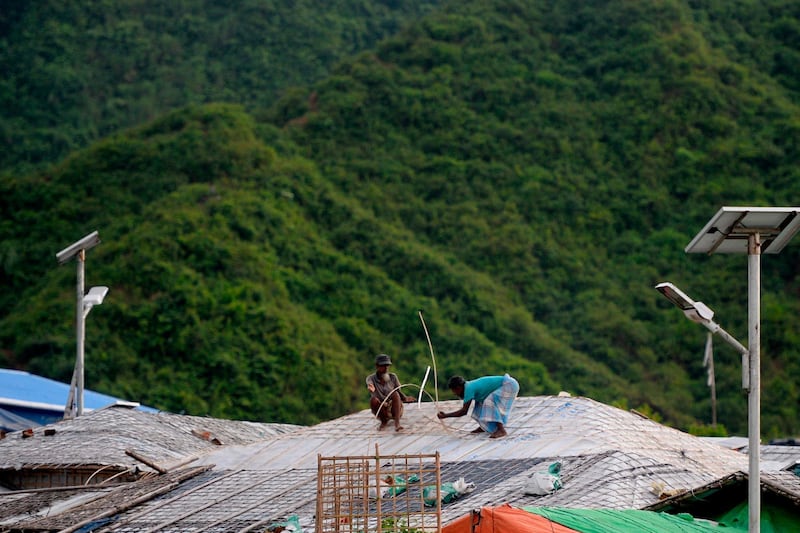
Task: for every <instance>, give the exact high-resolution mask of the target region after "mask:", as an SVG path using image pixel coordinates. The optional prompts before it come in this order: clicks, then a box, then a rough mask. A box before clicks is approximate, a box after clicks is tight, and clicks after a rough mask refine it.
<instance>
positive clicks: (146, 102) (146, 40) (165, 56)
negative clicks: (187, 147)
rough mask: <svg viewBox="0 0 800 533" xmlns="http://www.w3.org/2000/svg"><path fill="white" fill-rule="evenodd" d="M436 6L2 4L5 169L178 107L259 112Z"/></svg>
mask: <svg viewBox="0 0 800 533" xmlns="http://www.w3.org/2000/svg"><path fill="white" fill-rule="evenodd" d="M436 4H438V1H435V0H413V1H409V0H390V1H370V0H336V1H326V2H311V1H308V0H293V1H291V2H286V1H277V0H236V1H231V2H218V1H214V0H170V1H169V2H143V1H141V0H99V1H97V0H94V1H81V2H62V1H59V0H43V1H37V2H3V4H2V8H0V71H2V72H3V79H2V80H0V147H1V149H0V168H15V169H27V168H30V167H36V166H40V165H41V164H42V163H47V162H52V161H56V160H58V159H61V158H63V157H65V156H66V155H67V154H69V152H70V151H73V150H76V149H80V148H83V147H85V146H87V145H88V144H89V143H91V142H93V141H96V140H98V139H100V138H102V137H105V136H107V135H109V134H110V133H114V132H115V131H118V130H120V129H121V128H126V127H130V126H134V125H136V124H141V123H143V122H146V121H149V120H152V119H154V118H155V117H157V116H159V115H160V114H162V113H165V112H167V111H169V110H171V109H175V108H176V107H181V106H185V105H190V104H200V103H208V102H236V103H240V104H242V105H245V106H247V107H248V108H252V109H257V108H262V107H267V106H269V105H271V104H272V103H273V101H274V100H275V98H276V97H277V95H278V94H280V92H281V91H282V90H284V89H286V88H287V87H291V86H294V85H307V84H309V83H311V82H313V81H316V80H318V79H320V78H322V77H324V76H325V75H326V74H327V73H328V71H329V69H330V67H331V66H332V65H333V64H334V63H335V62H336V61H337V60H338V59H340V58H341V57H343V56H346V55H350V54H352V53H355V52H357V51H360V50H365V49H369V48H371V47H373V46H374V44H375V43H376V42H377V41H378V40H379V39H381V38H383V37H385V36H387V35H391V34H392V33H394V32H396V31H398V29H399V28H400V27H402V26H403V25H405V24H406V23H407V22H408V21H409V20H414V19H416V18H418V17H419V16H421V15H422V14H424V13H426V12H428V11H429V10H431V9H432V8H433V7H434V6H435V5H436Z"/></svg>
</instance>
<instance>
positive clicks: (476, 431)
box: [470, 427, 483, 433]
mask: <svg viewBox="0 0 800 533" xmlns="http://www.w3.org/2000/svg"><path fill="white" fill-rule="evenodd" d="M470 433H483V428H480V427H478V428H475V429H473V430H472V431H470Z"/></svg>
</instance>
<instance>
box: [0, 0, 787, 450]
mask: <svg viewBox="0 0 800 533" xmlns="http://www.w3.org/2000/svg"><path fill="white" fill-rule="evenodd" d="M376 5H377V3H376ZM142 9H144V8H142ZM219 9H222V8H219ZM799 15H800V5H796V4H792V3H785V2H778V1H774V0H771V1H765V2H759V3H747V2H723V1H719V2H714V1H706V2H703V1H695V2H679V1H668V0H667V1H659V2H652V3H643V2H630V1H622V0H619V1H609V2H602V3H598V2H592V3H587V2H568V1H559V2H555V1H553V2H521V1H519V2H515V1H501V0H481V1H463V0H462V1H460V2H447V3H446V4H445V5H443V6H440V7H439V8H437V9H435V10H431V11H430V12H429V13H428V14H426V15H425V16H423V17H422V18H420V19H419V20H416V21H415V22H413V23H411V24H410V25H409V26H408V27H406V28H404V29H400V30H398V31H397V32H395V33H394V34H393V35H391V36H387V37H386V38H385V39H382V40H380V41H379V42H376V43H375V45H374V47H371V48H369V49H366V50H365V51H363V52H362V53H359V54H356V55H352V56H346V55H342V57H340V58H339V59H340V60H339V61H338V62H337V63H336V64H335V66H333V67H332V68H331V70H330V74H329V75H327V76H325V77H323V78H322V79H320V80H319V81H316V82H313V83H308V84H306V85H304V86H301V87H295V88H293V89H291V90H286V91H280V90H279V91H278V92H279V93H280V96H279V97H278V98H277V99H276V100H275V101H273V102H263V103H262V105H260V106H255V105H253V103H252V102H248V101H245V99H244V98H242V100H241V102H239V104H241V105H235V104H231V103H226V104H210V105H191V106H187V107H184V108H181V109H176V110H175V111H173V112H170V113H166V114H164V115H161V116H159V117H158V118H156V119H155V120H152V121H146V122H144V123H141V124H139V125H137V126H136V127H134V128H132V129H128V130H123V131H119V132H117V133H115V134H113V135H111V136H109V137H107V138H105V139H103V140H101V141H98V142H96V143H93V144H92V145H91V146H90V147H88V148H87V149H84V150H78V151H75V152H73V153H72V154H70V155H69V157H67V158H66V159H63V160H61V161H59V162H57V163H56V164H54V165H52V166H50V167H48V168H46V169H44V170H40V171H36V172H32V173H29V174H27V175H19V174H14V175H7V176H6V177H4V178H2V182H1V183H0V187H1V188H0V209H2V218H1V219H0V220H1V222H0V243H1V244H0V246H2V249H0V259H2V261H0V264H1V265H2V268H3V274H4V276H3V279H4V282H3V283H4V287H3V289H4V290H3V291H2V292H0V309H2V310H3V311H2V313H3V314H2V315H0V347H2V350H3V355H2V357H3V358H4V359H5V363H6V364H7V365H10V366H13V367H18V368H26V369H30V370H32V371H34V372H39V373H42V374H45V375H48V376H51V377H55V378H57V379H62V380H68V379H69V377H70V374H71V371H72V365H73V360H74V328H73V321H74V316H73V315H74V282H75V271H74V268H72V267H71V266H70V265H68V266H65V267H58V266H57V265H56V262H55V259H54V254H55V252H57V251H58V250H60V249H61V248H63V247H64V246H66V245H67V244H69V243H71V242H73V241H75V240H77V239H78V238H80V237H82V236H83V235H85V234H87V233H89V232H90V231H92V230H95V229H97V230H98V231H99V232H100V235H101V238H102V239H103V242H102V244H100V245H99V246H97V247H96V248H94V249H92V250H90V251H89V252H88V254H87V262H86V270H87V274H86V276H87V285H101V284H102V285H108V286H110V287H111V290H110V292H109V296H108V297H107V300H106V302H104V303H103V305H102V306H101V307H99V308H96V309H95V310H93V311H92V313H91V315H90V316H89V317H88V321H87V358H86V359H87V386H89V387H90V388H93V389H96V390H101V391H103V392H107V393H111V394H115V395H119V396H123V397H126V398H130V399H135V400H139V401H142V402H143V403H146V404H149V405H154V406H157V407H161V408H164V409H168V410H172V411H185V412H188V413H191V414H210V415H213V416H221V417H231V418H245V419H256V420H265V421H282V422H295V423H308V422H314V421H317V420H322V419H327V418H330V417H333V416H337V415H340V414H343V413H347V412H352V411H353V410H355V409H360V408H364V407H366V405H367V403H366V399H367V398H366V394H365V391H364V385H363V377H364V375H365V374H366V373H367V372H369V371H371V369H372V362H373V358H374V355H375V354H376V353H379V352H386V353H389V354H391V355H392V357H393V359H394V360H395V370H396V371H397V372H398V373H399V375H400V377H401V380H402V381H403V382H405V383H408V384H409V386H408V391H407V392H408V393H409V394H416V393H417V391H416V390H415V389H414V384H417V385H419V383H420V381H421V380H422V376H423V375H424V373H425V369H426V367H427V366H428V365H431V364H432V360H431V354H430V351H429V347H428V344H427V341H426V337H425V332H424V331H423V329H422V327H421V321H420V318H419V310H420V309H423V310H424V317H425V321H426V323H427V325H428V328H429V329H430V334H431V340H432V343H433V347H434V349H435V354H436V365H437V378H438V380H437V381H438V385H439V390H438V393H440V394H442V395H443V396H445V397H448V398H449V397H450V395H449V393H447V392H445V391H444V390H443V389H444V386H443V383H444V382H445V381H446V379H447V377H448V376H449V375H451V374H453V373H460V374H463V375H465V376H466V377H467V378H471V377H477V376H479V375H481V374H485V373H492V374H493V373H500V372H506V371H507V372H510V373H512V374H513V375H515V376H516V377H517V378H518V379H519V380H520V383H521V385H522V390H521V394H523V395H536V394H555V393H558V392H559V391H560V390H567V391H570V392H571V393H573V394H581V395H587V396H590V397H592V398H595V399H597V400H600V401H604V402H608V403H614V404H616V405H620V406H623V407H631V408H636V409H638V410H641V411H644V412H645V413H647V414H649V415H650V416H653V417H655V418H657V419H661V420H663V421H664V422H666V423H669V424H671V425H674V426H676V427H679V428H682V429H690V428H691V429H692V430H693V431H698V432H709V431H711V428H708V427H702V426H703V424H707V423H708V422H709V421H710V418H711V408H710V397H709V390H708V388H707V387H706V374H705V369H704V368H703V366H702V359H703V349H704V345H705V334H706V330H705V329H703V328H702V327H701V326H698V325H696V324H692V323H690V322H689V321H687V320H686V319H685V318H684V317H683V316H682V314H681V313H680V312H679V311H677V310H676V309H675V308H673V307H671V306H670V304H669V303H668V302H666V300H664V299H663V298H662V297H661V296H660V295H659V294H658V293H657V292H656V291H655V290H653V287H654V285H655V284H656V283H658V282H660V281H667V280H669V281H673V282H674V283H676V284H677V285H678V286H680V287H681V288H683V289H684V290H686V291H687V292H688V293H689V294H691V295H693V296H694V297H695V298H696V299H698V300H703V301H704V302H706V303H707V304H708V305H709V306H711V307H712V308H713V309H714V310H715V311H716V317H715V319H716V320H717V321H718V322H719V323H720V324H721V325H722V326H723V327H725V329H727V330H728V331H729V332H730V333H732V334H733V335H734V336H735V337H737V338H738V339H740V340H742V341H746V339H747V262H746V258H745V257H744V256H716V255H715V256H710V257H703V256H695V255H687V254H685V253H684V247H685V246H686V244H687V243H688V242H689V241H690V240H691V238H692V237H693V236H694V235H695V234H696V233H697V232H698V231H699V230H700V229H701V228H702V227H703V226H704V225H705V223H706V222H707V221H708V220H709V218H710V217H711V216H712V215H713V214H714V213H715V212H716V211H717V210H718V209H719V208H720V207H721V206H723V205H733V206H735V205H756V206H788V205H798V204H799V203H800V200H798V197H799V196H798V192H800V191H799V190H800V187H798V185H797V184H798V183H799V181H798V174H799V173H800V171H798V169H797V160H798V146H800V112H798V111H799V108H798V105H797V104H796V102H798V101H800V99H798V94H797V93H798V87H800V85H798V82H800V75H799V71H797V69H796V65H797V64H800V63H799V62H798V61H797V59H800V22H799V20H800V17H799ZM132 16H133V15H132ZM137 16H138V15H137ZM217 18H219V17H217ZM31 31H33V30H31ZM157 46H158V45H157V44H156V43H154V47H156V49H154V51H153V53H154V54H155V53H156V52H157V51H158V49H157ZM256 55H258V54H255V53H254V56H256ZM154 57H155V56H154ZM91 67H92V64H91V63H88V64H87V68H91ZM187 68H188V67H187ZM243 68H247V67H246V63H245V66H244V67H243ZM188 70H189V71H191V68H189V69H188ZM175 72H180V69H175ZM180 81H181V80H180V79H179V80H176V81H175V82H174V83H176V84H177V83H180ZM135 103H136V99H135V98H132V100H131V102H130V105H132V106H133V105H134V104H135ZM798 239H800V237H799V238H798ZM799 261H800V240H798V242H793V243H791V244H790V245H789V246H788V247H787V248H786V249H785V250H784V251H783V252H782V253H781V254H779V255H768V256H765V257H764V259H763V265H762V313H761V315H762V316H761V318H762V342H761V344H762V371H763V375H762V387H763V392H762V430H763V434H764V436H765V437H772V436H786V435H794V434H796V433H797V432H798V422H797V409H798V405H800V389H798V386H797V382H798V378H799V377H800V357H798V356H800V353H798V352H799V351H800V349H798V331H800V304H798V296H800V279H798V272H797V268H796V265H797V264H798V262H799ZM715 369H716V385H717V394H718V418H719V421H720V422H721V424H723V425H724V428H720V430H721V431H725V429H727V430H728V431H730V432H733V433H740V434H741V433H744V432H745V431H746V427H747V418H746V410H747V409H746V407H747V401H746V397H745V395H744V394H743V392H742V390H741V366H740V359H739V356H738V354H737V353H736V352H735V351H734V350H733V349H731V348H730V347H728V346H727V345H725V344H724V343H723V342H722V341H717V342H716V349H715ZM437 381H434V380H433V379H431V380H429V385H428V386H427V387H426V390H427V393H428V394H430V397H436V396H437V391H436V390H435V389H434V385H435V384H436V383H437Z"/></svg>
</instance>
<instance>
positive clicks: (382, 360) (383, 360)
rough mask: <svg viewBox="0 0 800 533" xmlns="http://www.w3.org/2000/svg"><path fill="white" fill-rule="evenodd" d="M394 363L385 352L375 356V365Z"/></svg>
mask: <svg viewBox="0 0 800 533" xmlns="http://www.w3.org/2000/svg"><path fill="white" fill-rule="evenodd" d="M391 364H392V359H391V358H390V357H389V356H388V355H386V354H385V353H382V354H380V355H379V356H378V357H376V358H375V366H384V365H386V366H389V365H391Z"/></svg>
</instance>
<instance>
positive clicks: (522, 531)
mask: <svg viewBox="0 0 800 533" xmlns="http://www.w3.org/2000/svg"><path fill="white" fill-rule="evenodd" d="M501 531H502V532H505V533H509V532H514V533H579V532H578V531H576V530H574V529H571V528H568V527H565V526H562V525H561V524H557V523H556V522H552V521H550V520H548V519H547V518H545V517H543V516H541V515H538V514H534V513H529V512H528V511H524V510H522V509H517V508H516V507H511V506H510V505H508V504H507V503H506V504H503V505H500V506H498V507H483V508H481V510H480V511H473V512H472V513H469V514H467V515H464V516H462V517H461V518H458V519H456V520H455V521H453V522H451V523H449V524H447V525H446V526H445V527H443V528H442V533H499V532H501Z"/></svg>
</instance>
